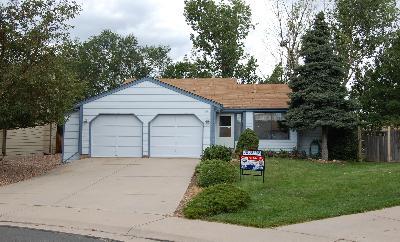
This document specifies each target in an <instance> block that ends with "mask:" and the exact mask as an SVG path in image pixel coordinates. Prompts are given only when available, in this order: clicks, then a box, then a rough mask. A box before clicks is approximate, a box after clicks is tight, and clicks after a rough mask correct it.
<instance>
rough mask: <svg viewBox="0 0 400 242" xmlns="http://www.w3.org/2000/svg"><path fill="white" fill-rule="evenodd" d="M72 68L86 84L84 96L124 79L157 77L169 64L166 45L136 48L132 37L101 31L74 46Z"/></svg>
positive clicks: (134, 38)
mask: <svg viewBox="0 0 400 242" xmlns="http://www.w3.org/2000/svg"><path fill="white" fill-rule="evenodd" d="M77 49H78V50H77V52H78V53H77V54H76V55H77V57H76V63H75V69H76V71H77V73H78V76H79V79H81V80H86V81H87V82H88V89H87V90H88V91H87V94H86V96H94V95H97V94H99V93H101V92H104V91H107V90H109V89H112V88H115V87H118V86H119V85H121V84H122V83H123V82H124V81H125V80H126V79H128V78H142V77H145V76H159V75H161V73H162V72H164V70H165V68H167V66H168V65H169V63H170V62H171V59H170V58H169V57H168V53H169V51H170V48H169V47H166V46H145V47H142V46H140V45H139V43H138V41H137V39H136V37H135V36H133V35H128V36H125V37H124V36H120V35H118V34H116V33H113V32H112V31H110V30H104V31H102V32H101V33H100V34H99V35H97V36H92V37H91V38H90V39H89V40H87V41H85V42H83V43H81V44H78V46H77Z"/></svg>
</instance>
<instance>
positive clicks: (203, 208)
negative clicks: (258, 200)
mask: <svg viewBox="0 0 400 242" xmlns="http://www.w3.org/2000/svg"><path fill="white" fill-rule="evenodd" d="M250 202H251V199H250V196H249V194H248V193H247V192H245V191H243V190H241V189H239V188H237V187H235V186H233V185H229V184H219V185H215V186H211V187H208V188H206V189H204V190H203V191H202V192H200V193H199V194H198V195H197V196H196V197H194V198H193V199H192V200H191V201H190V202H189V203H188V204H187V205H186V207H185V208H184V209H183V214H184V215H185V217H187V218H191V219H197V218H204V217H208V216H213V215H216V214H220V213H229V212H235V211H238V210H240V209H242V208H246V207H247V206H248V204H249V203H250Z"/></svg>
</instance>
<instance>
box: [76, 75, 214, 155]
mask: <svg viewBox="0 0 400 242" xmlns="http://www.w3.org/2000/svg"><path fill="white" fill-rule="evenodd" d="M210 113H211V105H210V104H207V103H204V102H201V101H199V100H197V99H195V98H192V97H190V96H187V95H184V94H182V93H179V92H176V91H173V90H170V89H168V88H165V87H163V86H161V85H158V84H155V83H152V82H150V81H144V82H140V83H138V84H136V85H133V86H130V87H128V88H125V89H123V90H120V91H118V92H115V93H112V94H109V95H106V96H104V97H101V98H99V99H97V100H94V101H92V102H89V103H86V104H83V127H82V154H88V155H90V149H89V146H90V144H89V124H90V121H91V120H92V119H93V118H95V117H96V116H97V115H99V114H135V115H136V117H137V118H138V119H139V120H141V121H142V122H143V155H144V156H148V145H149V142H148V137H149V133H148V132H149V128H148V127H149V126H148V125H149V122H150V121H151V120H152V119H154V118H155V117H156V115H157V114H194V115H196V116H197V117H198V118H199V119H200V120H201V121H202V122H203V123H204V137H203V149H204V148H206V147H208V146H209V145H210V122H209V121H210ZM206 121H208V122H206Z"/></svg>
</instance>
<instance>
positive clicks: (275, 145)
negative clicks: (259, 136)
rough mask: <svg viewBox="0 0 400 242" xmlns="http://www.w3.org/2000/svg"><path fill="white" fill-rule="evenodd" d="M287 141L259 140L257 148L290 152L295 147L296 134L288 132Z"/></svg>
mask: <svg viewBox="0 0 400 242" xmlns="http://www.w3.org/2000/svg"><path fill="white" fill-rule="evenodd" d="M289 138H290V139H288V140H260V143H259V145H258V148H259V149H261V150H272V151H280V150H286V151H291V150H293V149H294V148H296V147H297V132H296V131H290V136H289Z"/></svg>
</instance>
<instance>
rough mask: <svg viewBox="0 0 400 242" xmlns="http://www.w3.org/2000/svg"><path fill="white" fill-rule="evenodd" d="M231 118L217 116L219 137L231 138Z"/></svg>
mask: <svg viewBox="0 0 400 242" xmlns="http://www.w3.org/2000/svg"><path fill="white" fill-rule="evenodd" d="M231 129H232V119H231V116H230V115H229V116H219V137H231Z"/></svg>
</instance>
